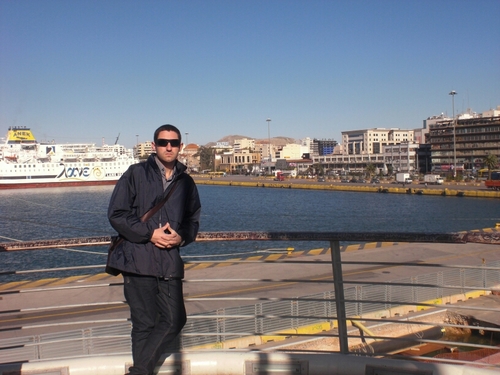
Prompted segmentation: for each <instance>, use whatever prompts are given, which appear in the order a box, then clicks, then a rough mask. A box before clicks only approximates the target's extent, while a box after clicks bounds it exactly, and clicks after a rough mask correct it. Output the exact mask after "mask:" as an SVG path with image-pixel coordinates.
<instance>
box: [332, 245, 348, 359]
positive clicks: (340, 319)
mask: <svg viewBox="0 0 500 375" xmlns="http://www.w3.org/2000/svg"><path fill="white" fill-rule="evenodd" d="M330 249H331V256H332V271H333V275H332V276H333V287H334V290H335V306H336V307H337V323H338V331H339V345H340V353H342V354H349V344H348V340H347V319H346V308H345V297H344V281H343V277H342V264H341V259H340V242H339V241H330Z"/></svg>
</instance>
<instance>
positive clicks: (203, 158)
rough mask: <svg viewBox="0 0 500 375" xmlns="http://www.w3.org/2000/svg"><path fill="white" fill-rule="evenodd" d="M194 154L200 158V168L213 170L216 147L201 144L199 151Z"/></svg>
mask: <svg viewBox="0 0 500 375" xmlns="http://www.w3.org/2000/svg"><path fill="white" fill-rule="evenodd" d="M193 156H194V157H199V158H200V169H201V170H202V171H203V170H205V169H210V170H212V168H213V167H212V166H213V158H214V149H213V148H211V147H205V146H201V147H200V148H199V149H198V152H197V153H196V154H195V155H193Z"/></svg>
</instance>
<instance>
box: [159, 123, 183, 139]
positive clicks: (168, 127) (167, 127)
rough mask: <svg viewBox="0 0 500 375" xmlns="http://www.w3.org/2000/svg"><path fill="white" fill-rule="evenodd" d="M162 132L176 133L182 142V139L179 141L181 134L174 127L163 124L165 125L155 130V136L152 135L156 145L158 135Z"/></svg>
mask: <svg viewBox="0 0 500 375" xmlns="http://www.w3.org/2000/svg"><path fill="white" fill-rule="evenodd" d="M162 131H168V132H176V133H177V135H178V136H179V141H181V142H182V139H181V132H180V130H179V129H177V128H176V127H175V126H173V125H170V124H165V125H162V126H160V127H159V128H158V129H156V130H155V135H154V142H155V143H156V141H158V135H159V134H160V132H162Z"/></svg>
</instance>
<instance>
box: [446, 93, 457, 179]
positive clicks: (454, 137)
mask: <svg viewBox="0 0 500 375" xmlns="http://www.w3.org/2000/svg"><path fill="white" fill-rule="evenodd" d="M448 95H451V105H452V112H453V115H452V120H453V179H456V177H457V135H456V133H457V129H456V127H457V123H456V121H455V95H457V92H456V91H455V90H451V91H450V93H449V94H448Z"/></svg>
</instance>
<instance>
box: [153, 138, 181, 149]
mask: <svg viewBox="0 0 500 375" xmlns="http://www.w3.org/2000/svg"><path fill="white" fill-rule="evenodd" d="M169 143H170V146H172V147H179V146H180V145H181V141H180V140H178V139H163V138H160V139H157V140H156V142H155V144H156V145H157V146H159V147H167V145H168V144H169Z"/></svg>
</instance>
